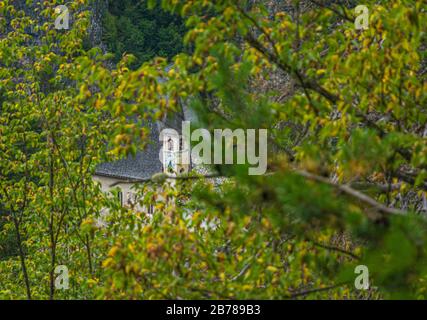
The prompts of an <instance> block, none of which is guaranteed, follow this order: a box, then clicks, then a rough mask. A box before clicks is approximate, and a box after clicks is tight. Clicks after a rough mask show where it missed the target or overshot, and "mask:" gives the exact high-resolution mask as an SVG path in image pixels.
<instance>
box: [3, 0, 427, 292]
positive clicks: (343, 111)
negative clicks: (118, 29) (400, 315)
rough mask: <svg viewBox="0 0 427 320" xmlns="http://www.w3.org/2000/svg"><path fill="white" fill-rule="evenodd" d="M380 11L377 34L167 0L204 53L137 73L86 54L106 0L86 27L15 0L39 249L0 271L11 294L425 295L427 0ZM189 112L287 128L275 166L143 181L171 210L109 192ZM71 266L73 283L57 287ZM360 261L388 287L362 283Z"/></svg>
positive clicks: (12, 177)
mask: <svg viewBox="0 0 427 320" xmlns="http://www.w3.org/2000/svg"><path fill="white" fill-rule="evenodd" d="M32 2H33V3H34V6H37V5H40V6H42V7H40V9H42V10H40V12H41V13H42V14H43V15H44V17H45V18H46V19H48V18H49V19H51V18H52V16H53V15H54V14H53V9H52V8H53V5H52V6H50V5H46V4H43V5H41V4H40V3H38V2H37V1H32ZM148 2H149V5H155V4H156V1H148ZM260 2H261V3H260ZM308 2H310V1H308ZM297 3H299V1H295V4H294V5H297ZM303 3H306V2H305V1H304V2H303ZM365 3H366V5H367V6H368V7H369V9H370V27H369V29H368V30H364V31H362V30H356V29H355V28H354V14H353V10H351V9H349V8H346V7H343V6H335V5H334V4H327V5H323V6H320V7H318V6H316V5H312V6H304V9H303V10H295V11H293V14H292V16H291V15H290V14H288V13H286V12H283V11H281V10H278V12H277V11H274V10H273V11H272V10H271V7H265V6H264V5H263V3H262V1H244V0H239V1H203V0H193V1H176V0H173V1H172V0H163V1H162V8H163V9H165V10H169V11H170V12H171V13H172V14H179V15H181V17H182V19H183V20H185V23H186V27H187V28H188V33H187V34H186V36H185V44H186V45H187V46H189V47H191V48H193V50H192V52H191V53H181V54H178V55H177V56H176V57H175V58H174V59H173V62H174V67H173V68H172V69H167V68H166V66H167V65H168V61H167V59H165V58H156V59H153V60H151V61H149V62H146V63H144V64H143V65H142V66H140V67H139V68H137V69H136V70H130V69H129V66H131V65H132V62H133V61H134V59H132V57H131V56H124V57H123V59H122V60H121V61H120V62H119V64H118V65H117V66H116V67H115V68H110V69H109V68H108V67H107V66H106V65H107V64H108V63H107V60H108V59H109V56H108V55H103V54H102V53H101V52H100V50H98V49H91V50H89V51H87V50H85V49H84V48H83V45H82V43H83V38H84V37H85V35H86V34H87V27H88V23H89V12H88V11H87V10H85V9H87V8H86V7H85V5H87V1H81V0H80V1H73V2H72V5H73V10H74V11H76V12H79V14H78V15H76V17H77V19H76V20H75V21H74V23H73V27H72V29H71V30H69V31H67V32H58V31H55V30H53V29H52V28H53V26H52V25H51V24H49V23H45V24H43V23H40V21H36V20H35V19H34V18H31V17H30V16H28V15H27V14H26V13H25V12H23V11H22V10H16V9H15V8H14V6H13V5H11V3H10V1H1V2H0V14H1V15H2V16H4V17H7V18H8V19H9V21H11V22H10V25H7V26H6V27H5V26H4V24H3V23H0V26H2V27H1V28H3V32H5V31H6V33H5V36H1V37H0V61H1V62H0V75H1V77H0V81H1V82H0V101H1V114H0V133H1V136H0V167H1V170H0V172H1V175H0V198H1V201H2V204H3V208H4V209H3V211H4V212H6V219H5V220H4V221H5V223H6V226H7V228H9V229H10V230H14V231H15V233H16V235H17V238H16V243H17V246H18V247H20V248H22V249H23V250H20V253H19V259H18V257H13V258H10V259H7V260H4V261H0V268H1V273H0V286H1V287H0V297H4V298H25V297H29V296H30V295H29V293H31V297H33V298H48V297H50V298H55V297H60V298H94V297H96V298H100V299H123V298H129V299H153V298H175V299H176V298H184V299H188V298H221V299H227V298H263V299H264V298H271V299H281V298H338V299H342V298H379V297H381V298H424V297H425V290H426V289H427V288H426V284H425V279H426V276H427V272H426V271H427V269H426V265H427V263H426V262H427V258H426V254H427V253H426V248H427V242H426V241H427V237H426V235H427V232H426V231H427V230H426V228H427V224H426V221H425V215H423V212H425V211H426V208H425V205H424V206H423V200H424V203H425V197H426V191H427V183H426V172H427V171H426V170H427V168H426V167H427V157H426V155H427V143H426V134H425V130H426V123H427V119H426V117H427V112H426V106H427V103H426V102H427V101H426V100H427V90H426V89H427V85H426V81H425V74H426V73H425V59H426V53H425V50H423V48H425V43H426V33H425V30H427V26H426V23H427V19H425V14H426V6H425V5H424V4H423V3H421V2H419V1H409V0H392V1H373V0H367V1H365ZM29 26H33V27H35V30H36V32H39V33H40V35H41V38H40V39H41V42H40V44H39V45H37V46H36V45H34V42H32V41H33V40H34V35H31V34H30V33H29V32H28V27H29ZM7 28H9V29H7ZM12 52H13V54H11V53H12ZM281 77H284V78H289V79H290V80H289V81H288V82H289V83H291V84H292V86H284V85H283V84H282V83H281V82H280V81H279V83H277V81H275V80H276V79H277V78H281ZM160 79H166V80H167V81H160ZM285 90H286V91H285ZM183 102H184V103H185V104H187V105H189V106H191V108H192V109H194V110H195V112H197V116H198V119H199V123H198V126H200V127H204V128H209V129H210V130H213V129H214V128H231V129H235V128H266V129H269V157H268V169H269V171H268V174H266V175H263V176H248V175H247V166H246V165H243V166H242V165H227V166H225V165H224V166H223V165H215V166H213V167H212V168H210V169H211V172H213V173H214V174H215V175H217V178H206V177H204V176H203V175H201V174H192V175H190V176H187V175H185V176H180V177H177V178H176V179H173V180H172V181H170V179H160V178H159V177H157V178H156V179H154V178H153V179H152V180H150V181H144V182H141V183H138V184H137V186H136V187H137V189H138V190H137V192H138V195H139V196H140V199H141V203H142V204H144V205H149V204H153V205H155V214H154V216H153V217H149V216H148V215H147V214H145V213H144V212H139V211H138V210H137V209H136V208H129V207H121V206H119V204H118V203H117V201H115V200H114V194H113V195H112V196H109V195H106V194H103V193H101V192H100V190H99V188H98V187H97V185H96V184H94V183H93V182H92V180H91V174H92V173H93V170H94V168H95V166H96V164H98V163H100V162H101V161H105V160H107V159H111V158H113V157H120V156H124V155H127V154H130V153H134V152H136V150H138V149H139V148H142V147H143V146H144V145H145V144H146V143H147V142H148V141H147V139H148V134H147V129H146V128H145V127H144V126H143V125H142V123H143V122H144V120H147V119H149V120H151V121H155V120H157V119H162V118H164V117H165V116H166V115H170V114H174V113H176V112H178V111H179V108H180V105H181V103H183ZM129 119H137V121H136V123H135V121H133V120H132V122H130V120H129ZM107 141H109V142H110V143H109V145H108V148H107ZM113 193H114V192H113ZM106 209H108V214H107V215H106V216H105V217H104V218H103V219H105V222H106V225H105V226H104V227H100V226H99V225H98V224H97V223H96V221H97V219H99V218H100V216H101V213H102V212H103V211H104V210H106ZM18 235H19V237H18ZM58 264H66V265H67V266H68V267H69V269H70V276H71V282H72V286H71V289H70V290H68V291H67V290H66V291H61V292H59V291H55V290H54V289H52V280H53V278H52V276H53V270H54V267H55V266H56V265H58ZM357 265H366V266H368V268H369V272H370V281H371V285H373V286H375V287H377V288H378V289H370V290H367V291H358V290H356V289H355V287H354V278H355V274H354V268H355V266H357ZM35 284H38V285H37V286H36V285H35Z"/></svg>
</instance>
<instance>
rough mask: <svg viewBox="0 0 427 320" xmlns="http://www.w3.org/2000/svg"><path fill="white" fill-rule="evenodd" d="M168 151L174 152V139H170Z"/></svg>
mask: <svg viewBox="0 0 427 320" xmlns="http://www.w3.org/2000/svg"><path fill="white" fill-rule="evenodd" d="M168 151H173V140H172V138H169V139H168Z"/></svg>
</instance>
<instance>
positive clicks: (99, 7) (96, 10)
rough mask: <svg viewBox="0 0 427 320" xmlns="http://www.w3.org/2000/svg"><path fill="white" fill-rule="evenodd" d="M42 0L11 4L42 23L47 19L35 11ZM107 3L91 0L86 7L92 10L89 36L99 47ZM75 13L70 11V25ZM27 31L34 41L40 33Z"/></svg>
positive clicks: (13, 2) (100, 45)
mask: <svg viewBox="0 0 427 320" xmlns="http://www.w3.org/2000/svg"><path fill="white" fill-rule="evenodd" d="M43 2H44V1H43V0H36V1H33V2H32V4H30V5H28V4H27V1H26V0H14V1H12V4H13V5H14V6H15V8H16V9H17V10H22V11H24V12H25V14H26V15H27V16H29V17H31V18H33V19H37V20H38V21H39V23H44V22H47V21H46V20H45V19H43V18H42V17H41V16H40V15H39V14H38V13H37V12H38V11H37V10H36V8H37V7H43ZM107 3H108V1H107V0H92V1H91V3H90V5H89V6H88V9H89V10H90V11H91V12H92V17H91V26H90V29H89V38H90V43H91V45H92V46H99V47H101V48H104V46H103V45H102V17H103V12H104V10H105V9H106V6H107ZM75 14H76V12H71V11H70V23H71V27H72V22H73V15H75ZM6 19H7V17H6ZM52 23H53V21H52ZM8 31H10V28H8V27H6V32H8ZM29 32H30V33H31V34H32V35H33V38H34V41H35V42H36V43H37V42H38V37H39V36H40V34H37V33H36V32H35V31H34V30H30V31H29Z"/></svg>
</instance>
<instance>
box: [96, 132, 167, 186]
mask: <svg viewBox="0 0 427 320" xmlns="http://www.w3.org/2000/svg"><path fill="white" fill-rule="evenodd" d="M149 127H150V130H151V141H150V143H148V144H147V146H146V148H145V149H144V150H143V151H140V152H137V153H136V155H135V156H128V157H127V158H125V159H122V160H118V161H114V162H107V163H102V164H100V165H99V166H98V167H97V168H96V171H95V174H96V175H100V176H107V177H113V178H119V179H146V178H150V177H151V176H153V174H155V173H159V172H162V163H161V162H160V159H159V152H160V148H161V142H160V141H159V126H158V125H157V124H150V125H149Z"/></svg>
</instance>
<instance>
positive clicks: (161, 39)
mask: <svg viewBox="0 0 427 320" xmlns="http://www.w3.org/2000/svg"><path fill="white" fill-rule="evenodd" d="M103 17H104V19H103V26H104V32H103V42H104V43H105V44H106V46H107V48H108V50H109V51H110V52H112V53H114V56H115V58H114V60H115V61H116V62H117V61H118V60H120V59H121V58H122V56H123V55H124V54H126V53H132V54H134V55H135V56H136V58H137V59H136V61H135V62H134V66H139V65H141V64H142V63H143V62H146V61H148V60H150V59H153V58H154V57H165V58H167V59H171V58H172V57H173V56H175V55H176V54H178V53H180V52H182V51H183V41H182V38H183V36H184V33H185V26H184V22H183V21H182V19H181V17H180V16H179V15H176V14H175V15H172V14H170V13H168V12H166V11H164V10H162V9H161V8H159V6H155V7H154V8H152V9H151V10H150V9H148V7H147V1H140V0H124V1H109V3H108V8H107V10H106V12H104V13H103Z"/></svg>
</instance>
